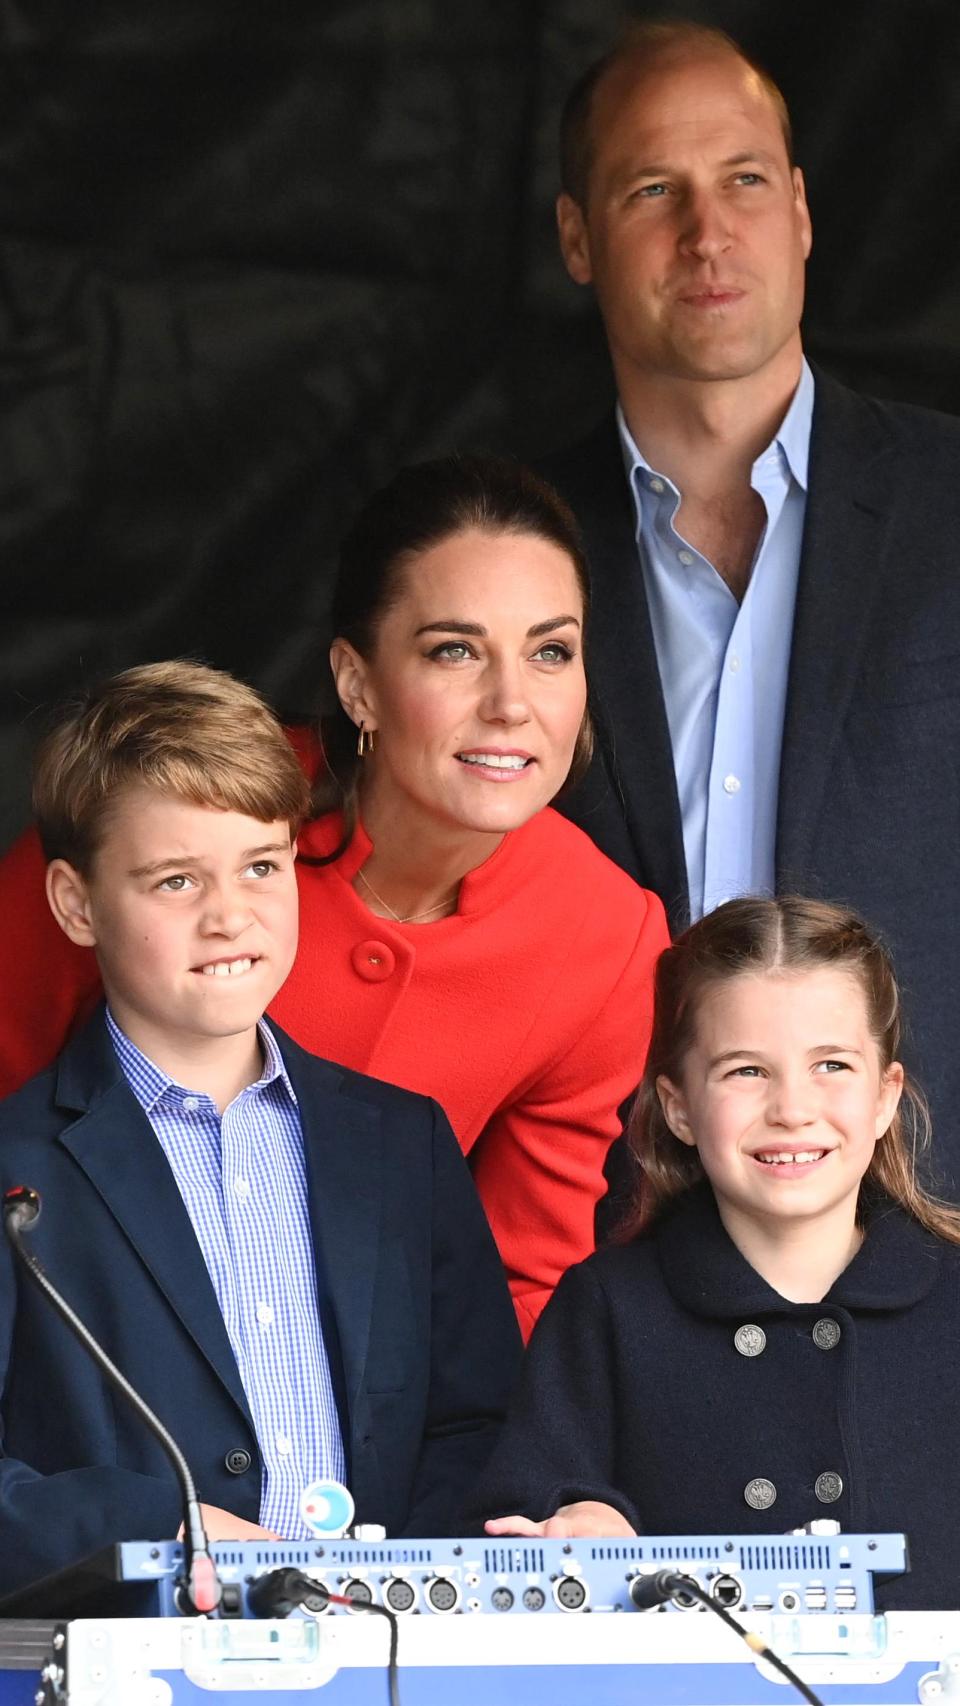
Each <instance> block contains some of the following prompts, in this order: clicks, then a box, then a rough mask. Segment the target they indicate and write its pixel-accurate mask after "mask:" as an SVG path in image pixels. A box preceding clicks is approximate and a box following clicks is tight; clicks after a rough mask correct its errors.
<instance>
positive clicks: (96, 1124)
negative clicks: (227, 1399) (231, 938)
mask: <svg viewBox="0 0 960 1706" xmlns="http://www.w3.org/2000/svg"><path fill="white" fill-rule="evenodd" d="M58 1099H59V1100H60V1102H61V1105H65V1106H67V1107H72V1108H74V1109H82V1110H83V1111H82V1112H81V1113H80V1115H79V1118H78V1119H76V1120H75V1121H74V1122H73V1123H72V1124H71V1125H69V1126H68V1127H67V1128H66V1129H65V1130H64V1131H63V1132H62V1133H61V1135H60V1138H59V1142H60V1143H61V1144H62V1146H63V1148H64V1149H66V1150H68V1151H69V1153H70V1154H71V1155H72V1156H73V1158H74V1160H75V1161H76V1163H77V1165H78V1166H79V1167H80V1168H82V1170H83V1172H84V1173H85V1174H86V1176H87V1178H88V1179H89V1181H90V1183H91V1184H92V1185H93V1187H94V1189H95V1190H96V1191H97V1192H98V1194H99V1195H100V1196H101V1197H102V1199H103V1201H104V1202H105V1203H106V1205H107V1208H108V1209H109V1210H110V1213H111V1214H112V1215H113V1217H114V1219H115V1220H116V1222H117V1224H118V1226H119V1227H120V1228H121V1230H122V1231H123V1232H124V1234H125V1235H126V1237H127V1238H128V1239H129V1241H130V1243H131V1244H132V1246H133V1248H134V1249H135V1251H136V1252H137V1255H138V1256H139V1257H140V1259H141V1261H143V1262H144V1263H145V1264H146V1266H147V1268H149V1270H150V1272H151V1274H152V1275H153V1277H154V1279H155V1280H156V1283H157V1285H158V1286H159V1288H160V1290H161V1291H162V1292H163V1294H164V1296H165V1297H166V1299H167V1302H168V1303H169V1305H170V1307H171V1308H172V1309H173V1310H174V1311H175V1313H176V1314H177V1315H178V1316H179V1317H180V1320H181V1321H182V1322H183V1325H184V1326H185V1327H186V1329H187V1331H188V1333H189V1334H190V1336H191V1338H192V1339H193V1340H194V1342H195V1344H196V1345H197V1347H198V1349H199V1350H200V1351H201V1352H202V1354H203V1356H205V1357H206V1359H207V1361H208V1362H209V1363H210V1364H211V1366H212V1367H213V1369H214V1370H215V1371H216V1373H217V1375H218V1376H219V1378H220V1380H221V1381H222V1382H223V1384H224V1386H225V1387H226V1388H227V1391H228V1392H229V1393H230V1395H231V1397H232V1398H233V1399H234V1400H235V1401H236V1403H237V1404H238V1405H239V1407H240V1409H241V1410H242V1411H243V1413H244V1415H245V1416H247V1417H248V1418H249V1416H250V1411H249V1406H248V1404H247V1400H246V1396H245V1394H244V1390H243V1385H242V1383H241V1380H240V1374H239V1370H238V1368H237V1364H236V1359H235V1358H234V1355H233V1351H232V1349H231V1346H230V1340H229V1337H228V1335H227V1329H226V1327H225V1325H224V1321H223V1316H222V1315H221V1313H220V1306H219V1304H218V1302H217V1297H216V1293H215V1291H214V1289H213V1285H212V1283H211V1280H210V1276H209V1274H208V1272H207V1267H206V1263H205V1262H204V1259H203V1255H202V1254H201V1251H200V1246H199V1244H198V1243H197V1240H196V1237H195V1235H194V1231H193V1227H192V1225H191V1222H190V1216H189V1215H188V1213H187V1210H186V1208H185V1206H184V1202H183V1198H182V1197H181V1195H180V1192H179V1190H178V1189H177V1184H176V1181H175V1179H174V1177H173V1174H172V1172H171V1170H170V1167H169V1165H168V1163H167V1160H166V1157H165V1155H164V1153H163V1150H162V1149H161V1147H160V1144H159V1142H158V1140H157V1138H156V1136H155V1134H154V1132H153V1129H152V1127H151V1125H150V1122H149V1120H148V1119H147V1117H146V1115H145V1113H144V1112H143V1109H142V1108H141V1107H140V1104H139V1102H138V1101H137V1099H136V1097H135V1096H134V1095H133V1093H132V1091H131V1090H130V1089H129V1087H128V1085H127V1083H126V1081H125V1079H124V1078H123V1075H122V1073H121V1072H120V1068H119V1065H118V1063H117V1061H116V1058H115V1056H114V1054H113V1049H112V1048H111V1046H110V1042H109V1038H108V1037H107V1033H106V1030H105V1028H104V1025H103V1021H102V1019H100V1018H98V1019H95V1020H94V1021H93V1022H92V1024H91V1025H90V1026H88V1027H87V1029H86V1030H85V1031H83V1032H82V1033H81V1034H80V1035H79V1036H78V1037H77V1038H76V1040H75V1042H74V1043H72V1044H71V1045H70V1046H69V1048H68V1049H67V1051H66V1052H65V1054H64V1057H63V1060H62V1061H61V1065H60V1069H59V1074H58ZM251 1425H252V1423H251Z"/></svg>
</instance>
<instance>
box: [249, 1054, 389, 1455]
mask: <svg viewBox="0 0 960 1706" xmlns="http://www.w3.org/2000/svg"><path fill="white" fill-rule="evenodd" d="M273 1029H274V1033H275V1034H277V1027H276V1026H274V1027H273ZM278 1041H279V1042H280V1046H281V1049H282V1051H283V1056H284V1061H285V1063H286V1066H287V1070H288V1072H289V1073H290V1080H291V1083H292V1084H293V1087H294V1089H295V1091H296V1093H297V1102H298V1104H299V1108H300V1120H301V1125H302V1128H303V1147H304V1155H305V1158H306V1166H307V1191H308V1196H309V1202H310V1219H311V1223H312V1225H313V1232H314V1255H315V1261H316V1269H317V1286H318V1292H319V1294H320V1307H321V1315H322V1316H323V1317H324V1333H325V1336H326V1337H327V1338H328V1339H329V1327H330V1321H331V1317H332V1324H333V1327H334V1329H335V1333H336V1338H337V1346H336V1347H335V1346H334V1345H332V1344H330V1343H328V1346H327V1348H328V1353H329V1355H330V1360H331V1373H332V1374H333V1378H334V1381H335V1383H336V1382H337V1372H336V1370H335V1368H334V1366H333V1365H334V1353H335V1350H336V1349H339V1354H340V1360H341V1362H342V1373H343V1384H344V1394H343V1395H344V1397H345V1400H346V1408H347V1416H348V1417H349V1418H350V1419H351V1421H352V1418H353V1417H354V1415H355V1413H356V1404H357V1399H358V1396H359V1394H360V1391H361V1388H362V1385H363V1379H364V1374H365V1372H366V1362H367V1348H368V1344H369V1340H370V1324H371V1318H372V1312H373V1290H374V1282H375V1279H376V1271H377V1258H378V1254H379V1247H380V1223H381V1207H382V1193H383V1168H384V1161H385V1157H384V1154H383V1137H382V1131H381V1122H380V1114H379V1111H378V1109H376V1108H375V1107H373V1106H371V1105H369V1104H367V1103H366V1102H361V1101H359V1100H358V1099H356V1098H354V1097H352V1096H350V1095H349V1094H345V1093H344V1092H343V1091H342V1090H341V1085H342V1083H343V1077H342V1074H341V1073H340V1072H339V1071H338V1070H337V1069H336V1068H335V1067H332V1066H331V1065H329V1064H328V1063H327V1062H326V1061H320V1060H317V1059H315V1058H314V1057H312V1056H310V1055H307V1054H305V1053H304V1051H303V1050H301V1049H298V1048H297V1047H296V1046H295V1045H294V1044H292V1043H291V1042H290V1039H289V1038H287V1037H284V1036H283V1035H282V1034H279V1035H278ZM326 1304H329V1309H328V1308H327V1307H325V1305H326Z"/></svg>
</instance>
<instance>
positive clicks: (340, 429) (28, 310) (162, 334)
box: [0, 0, 960, 844]
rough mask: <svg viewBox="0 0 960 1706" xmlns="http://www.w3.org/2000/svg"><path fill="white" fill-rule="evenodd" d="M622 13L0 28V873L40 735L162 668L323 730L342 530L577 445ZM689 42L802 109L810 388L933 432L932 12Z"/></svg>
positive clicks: (499, 11) (752, 1) (756, 20)
mask: <svg viewBox="0 0 960 1706" xmlns="http://www.w3.org/2000/svg"><path fill="white" fill-rule="evenodd" d="M645 10H647V8H644V7H642V6H639V5H634V6H632V7H627V6H624V5H622V4H617V3H614V0H541V3H540V4H535V3H532V0H527V3H526V4H519V5H518V4H517V3H516V0H485V3H484V5H483V6H480V7H477V6H472V5H471V6H468V5H466V4H462V3H459V0H454V3H453V4H449V3H448V4H444V3H442V0H342V3H339V4H338V3H336V0H327V3H326V4H324V5H323V6H318V5H316V3H315V0H312V3H305V0H289V3H281V4H280V5H277V6H274V7H273V8H267V7H261V6H253V5H244V4H242V0H241V3H240V4H234V5H231V6H228V5H226V4H225V3H224V0H190V3H189V4H186V3H184V0H165V4H164V5H162V6H160V7H157V6H147V5H144V4H141V3H140V0H85V3H84V5H83V6H82V7H78V6H76V4H75V3H72V0H44V3H43V4H41V3H40V0H19V3H17V0H4V3H3V4H2V6H0V90H2V101H0V375H2V381H0V383H2V393H0V565H2V570H0V572H2V587H3V594H2V598H3V605H2V608H3V622H2V625H0V774H2V778H3V782H2V792H0V844H3V843H5V842H6V841H7V840H9V839H10V838H11V837H12V835H13V834H14V833H15V832H16V830H17V829H18V828H19V827H20V825H21V824H22V822H23V821H25V817H26V774H27V754H28V750H29V748H30V746H31V744H32V741H33V737H34V734H35V732H36V728H37V725H38V722H39V720H40V718H41V716H42V712H43V707H44V706H46V705H47V704H49V703H50V702H51V701H54V700H56V699H57V698H59V697H61V696H62V695H63V694H65V693H69V692H70V691H71V690H73V689H75V688H76V687H77V686H78V685H80V684H82V683H86V682H88V681H90V680H91V679H95V678H96V677H97V676H99V675H100V674H102V673H104V672H106V671H108V670H111V669H114V668H119V667H122V666H124V665H126V664H128V663H131V662H135V661H138V660H141V659H146V658H156V657H162V656H168V655H175V654H190V655H195V656H204V657H206V658H208V659H210V660H211V661H212V662H215V663H218V664H221V665H224V666H226V667H228V668H232V669H234V670H236V671H238V672H239V673H241V674H242V675H244V676H246V677H248V678H249V679H251V680H253V681H255V682H256V683H257V684H258V685H260V686H261V687H263V688H264V689H265V690H266V691H267V693H268V694H269V695H270V696H271V697H272V698H273V699H274V700H276V701H277V702H279V703H280V704H281V706H282V707H283V708H285V709H287V710H292V709H298V710H306V709H312V708H314V707H316V706H317V705H318V704H319V703H320V702H321V701H322V699H323V698H324V697H325V695H326V675H327V668H326V661H325V650H326V639H327V636H326V631H325V612H326V604H327V588H328V586H329V578H330V572H331V565H332V562H333V558H334V554H335V548H336V540H337V538H338V536H339V534H340V532H341V531H342V529H343V527H344V525H345V523H346V521H347V519H348V518H349V516H350V513H351V512H352V510H353V509H354V508H355V506H356V504H357V503H358V502H359V501H360V499H361V498H362V497H363V495H364V494H365V493H366V492H367V491H369V490H370V488H371V487H372V486H373V485H375V484H376V483H378V482H379V481H380V480H381V479H383V478H385V477H386V476H387V475H389V473H390V472H392V470H393V469H394V468H395V467H396V466H397V465H398V464H399V463H401V462H403V461H405V460H408V459H410V458H412V457H415V456H418V455H422V454H427V453H430V452H433V451H437V450H441V449H446V448H452V447H476V446H479V445H485V446H495V447H500V448H506V449H513V450H516V451H519V452H521V453H525V454H533V453H535V452H540V451H543V450H546V449H548V448H550V447H551V446H552V445H555V444H557V443H559V442H562V441H563V440H565V439H566V438H571V437H573V436H574V435H575V434H576V433H577V432H578V431H580V430H582V428H583V427H584V426H585V425H586V424H587V423H588V422H589V420H590V419H591V418H593V417H594V416H595V415H597V414H598V413H599V412H600V411H601V409H602V408H603V406H604V405H605V403H606V401H607V399H608V396H609V377H608V372H607V365H606V360H605V355H604V351H603V345H602V338H601V337H600V334H599V331H598V328H597V325H596V321H595V319H594V316H593V314H592V310H591V307H590V304H589V301H588V299H587V297H586V296H585V295H584V293H582V292H579V291H577V290H576V288H575V287H574V286H573V285H571V284H570V283H569V281H568V280H567V279H566V277H565V275H564V273H563V271H562V268H561V265H560V262H559V259H558V257H557V255H556V252H555V243H554V239H553V230H552V212H551V204H552V198H553V194H554V192H555V188H556V174H555V165H554V134H555V127H556V117H557V112H558V107H559V103H560V100H561V97H562V94H563V92H564V90H565V88H566V86H567V85H568V84H569V83H570V82H571V81H572V79H573V77H574V76H575V75H576V74H577V72H578V71H579V70H580V69H581V68H582V66H583V65H584V64H585V63H586V62H587V61H588V60H589V59H590V58H592V57H593V56H594V55H595V53H597V52H599V51H601V50H602V49H603V47H604V46H605V45H606V44H607V43H608V41H609V40H610V39H611V37H612V35H613V33H614V31H615V29H616V27H617V25H618V23H619V22H620V21H621V20H622V18H623V17H624V16H626V15H627V13H628V12H633V13H640V12H643V11H645ZM658 10H659V9H658ZM673 10H680V8H673ZM684 11H685V13H686V15H688V16H696V17H698V18H701V19H703V20H704V21H706V22H710V23H717V24H720V25H721V26H722V27H724V28H727V29H729V30H730V31H731V32H732V33H733V34H734V35H736V36H738V37H739V38H740V39H741V40H742V41H743V42H744V44H745V45H746V46H747V47H748V49H750V50H751V51H752V52H754V53H756V54H757V55H759V57H760V58H762V59H763V60H764V61H765V62H766V63H767V64H768V65H769V66H770V69H771V70H772V72H773V73H774V75H775V76H776V77H777V78H778V80H779V81H780V82H781V84H782V85H783V87H784V90H785V93H786V95H787V97H788V100H789V101H790V103H791V106H792V108H793V112H794V118H795V124H796V130H797V139H798V158H799V160H800V162H801V164H803V165H804V166H805V168H806V170H807V178H808V190H809V194H810V200H811V203H812V207H813V213H814V221H815V231H816V241H815V248H814V255H813V260H812V263H811V279H810V300H809V310H808V316H807V333H808V342H809V345H810V347H811V350H812V352H813V353H814V354H815V355H817V356H818V357H819V358H820V359H821V360H823V361H824V362H825V364H826V365H827V366H828V367H832V368H833V369H834V370H835V371H836V372H838V373H839V374H840V375H841V376H842V377H844V378H846V379H848V380H851V381H852V382H853V383H855V384H858V385H860V386H861V387H862V388H864V389H873V390H876V391H879V392H881V393H885V394H888V395H896V396H902V397H910V398H912V399H914V400H917V401H921V402H928V403H932V404H934V405H936V406H940V407H945V408H954V407H957V406H958V402H960V323H958V321H960V310H958V307H957V283H958V274H960V236H958V232H957V228H956V221H955V219H954V217H953V211H952V201H953V197H952V183H953V181H954V177H955V168H956V166H957V164H958V155H960V138H958V133H957V131H958V119H957V116H956V114H957V109H958V102H957V92H958V85H960V62H958V61H960V54H958V28H957V24H956V21H955V10H954V8H953V6H952V5H951V4H950V3H949V0H927V3H926V4H923V3H915V4H913V5H912V6H910V7H907V6H905V5H903V4H902V3H901V0H843V4H837V0H805V3H804V4H802V5H796V6H787V5H775V6H771V5H770V4H769V0H729V3H722V0H716V3H714V4H708V3H704V4H699V5H690V6H688V7H686V8H684Z"/></svg>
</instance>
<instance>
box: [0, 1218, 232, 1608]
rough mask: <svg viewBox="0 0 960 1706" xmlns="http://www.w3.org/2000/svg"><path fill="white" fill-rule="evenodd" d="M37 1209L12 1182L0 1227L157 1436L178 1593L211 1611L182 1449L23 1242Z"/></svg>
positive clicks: (206, 1556)
mask: <svg viewBox="0 0 960 1706" xmlns="http://www.w3.org/2000/svg"><path fill="white" fill-rule="evenodd" d="M39 1214H40V1193H39V1191H35V1190H33V1189H32V1187H31V1186H30V1185H13V1186H12V1187H11V1188H10V1190H8V1191H4V1194H3V1228H4V1231H5V1232H6V1235H7V1238H8V1240H9V1243H10V1245H11V1248H12V1249H13V1251H14V1254H15V1255H16V1256H17V1258H18V1260H19V1261H20V1262H21V1263H22V1265H23V1267H24V1268H25V1269H26V1271H27V1273H28V1274H29V1275H30V1278H31V1279H32V1280H33V1282H34V1284H35V1285H36V1286H37V1287H38V1288H39V1289H40V1291H42V1292H43V1294H44V1296H45V1297H46V1299H47V1301H48V1302H49V1303H50V1304H51V1305H52V1307H53V1308H54V1309H55V1310H56V1312H57V1314H58V1315H59V1316H60V1319H61V1320H62V1321H64V1322H65V1323H66V1325H67V1326H68V1327H69V1328H70V1331H71V1332H72V1333H73V1335H74V1337H75V1338H77V1339H79V1341H80V1343H81V1345H82V1346H83V1348H84V1350H85V1351H86V1352H87V1353H88V1355H89V1356H91V1357H92V1358H93V1360H94V1362H95V1363H96V1364H97V1367H98V1368H100V1369H102V1371H103V1373H104V1374H105V1375H106V1377H107V1379H108V1380H109V1381H110V1383H111V1385H112V1386H113V1387H115V1389H116V1390H117V1391H118V1392H120V1393H122V1394H123V1396H124V1398H126V1400H127V1403H128V1404H130V1405H131V1406H132V1407H133V1409H134V1410H136V1412H137V1415H138V1416H139V1417H140V1418H141V1420H142V1421H143V1422H145V1423H146V1425H147V1427H148V1428H149V1429H150V1431H151V1433H152V1434H153V1435H154V1437H155V1439H157V1440H159V1442H160V1444H161V1446H162V1447H163V1449H164V1451H165V1452H166V1454H167V1456H168V1458H169V1459H170V1462H171V1463H172V1465H173V1468H174V1471H175V1473H176V1477H177V1481H178V1482H179V1485H180V1495H181V1499H182V1501H183V1535H184V1542H183V1550H184V1564H185V1571H186V1574H185V1579H184V1580H183V1581H182V1582H181V1591H182V1596H183V1598H184V1601H185V1609H186V1610H188V1611H192V1612H196V1613H198V1614H199V1615H201V1616H202V1615H204V1614H205V1613H207V1612H211V1611H216V1609H217V1606H218V1605H219V1604H220V1600H221V1597H222V1592H223V1590H222V1588H221V1585H220V1578H219V1577H218V1575H217V1568H216V1565H215V1564H214V1561H213V1559H212V1558H211V1556H210V1549H209V1545H208V1543H207V1536H206V1531H205V1530H204V1526H203V1518H202V1516H201V1514H200V1501H199V1500H198V1498H197V1489H196V1487H195V1486H194V1482H193V1476H192V1475H191V1473H190V1467H189V1465H188V1463H187V1460H186V1458H185V1457H184V1455H183V1452H182V1451H181V1450H180V1447H179V1446H178V1444H177V1442H176V1440H175V1439H174V1438H173V1436H172V1434H170V1433H169V1432H168V1431H167V1429H166V1428H165V1427H164V1425H163V1423H162V1422H161V1420H160V1418H159V1416H157V1415H155V1414H154V1412H153V1410H151V1408H150V1406H149V1404H147V1403H146V1402H145V1401H144V1399H143V1398H141V1396H140V1394H139V1392H137V1391H136V1390H135V1388H134V1387H133V1386H131V1384H130V1382H129V1380H128V1379H127V1378H126V1375H124V1374H121V1372H120V1370H119V1369H118V1367H117V1365H116V1363H114V1362H112V1361H111V1360H110V1358H109V1357H108V1355H107V1353H106V1351H105V1350H103V1348H102V1347H101V1346H100V1345H99V1344H98V1343H97V1340H96V1339H95V1338H94V1336H93V1334H92V1333H91V1331H90V1329H89V1327H87V1326H85V1324H84V1323H83V1321H81V1319H80V1317H79V1315H77V1314H76V1313H75V1311H74V1310H73V1309H71V1307H70V1305H69V1303H68V1302H67V1300H66V1298H64V1297H61V1295H60V1293H59V1291H58V1290H57V1288H56V1286H55V1285H54V1284H53V1282H52V1281H51V1280H50V1279H48V1277H47V1275H46V1273H45V1272H44V1269H43V1268H42V1267H41V1265H40V1263H39V1261H38V1260H37V1258H36V1256H35V1255H34V1254H33V1253H32V1251H30V1250H28V1249H27V1248H26V1246H25V1245H24V1243H23V1233H24V1232H28V1231H29V1230H30V1228H31V1227H33V1226H35V1225H36V1222H37V1219H38V1217H39Z"/></svg>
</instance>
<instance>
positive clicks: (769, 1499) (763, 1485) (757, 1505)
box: [743, 1475, 777, 1511]
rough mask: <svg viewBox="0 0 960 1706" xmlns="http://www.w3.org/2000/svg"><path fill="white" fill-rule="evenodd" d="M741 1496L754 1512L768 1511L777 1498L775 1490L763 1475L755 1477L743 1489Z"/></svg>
mask: <svg viewBox="0 0 960 1706" xmlns="http://www.w3.org/2000/svg"><path fill="white" fill-rule="evenodd" d="M743 1496H744V1498H745V1499H746V1501H747V1504H748V1505H749V1506H750V1509H751V1510H754V1511H768V1510H769V1509H770V1506H771V1505H772V1504H773V1502H774V1500H775V1499H776V1496H777V1489H776V1487H775V1486H774V1484H773V1482H772V1481H768V1480H767V1478H766V1476H764V1475H756V1476H755V1477H754V1479H753V1480H752V1481H748V1482H747V1484H746V1486H745V1487H744V1489H743Z"/></svg>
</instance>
